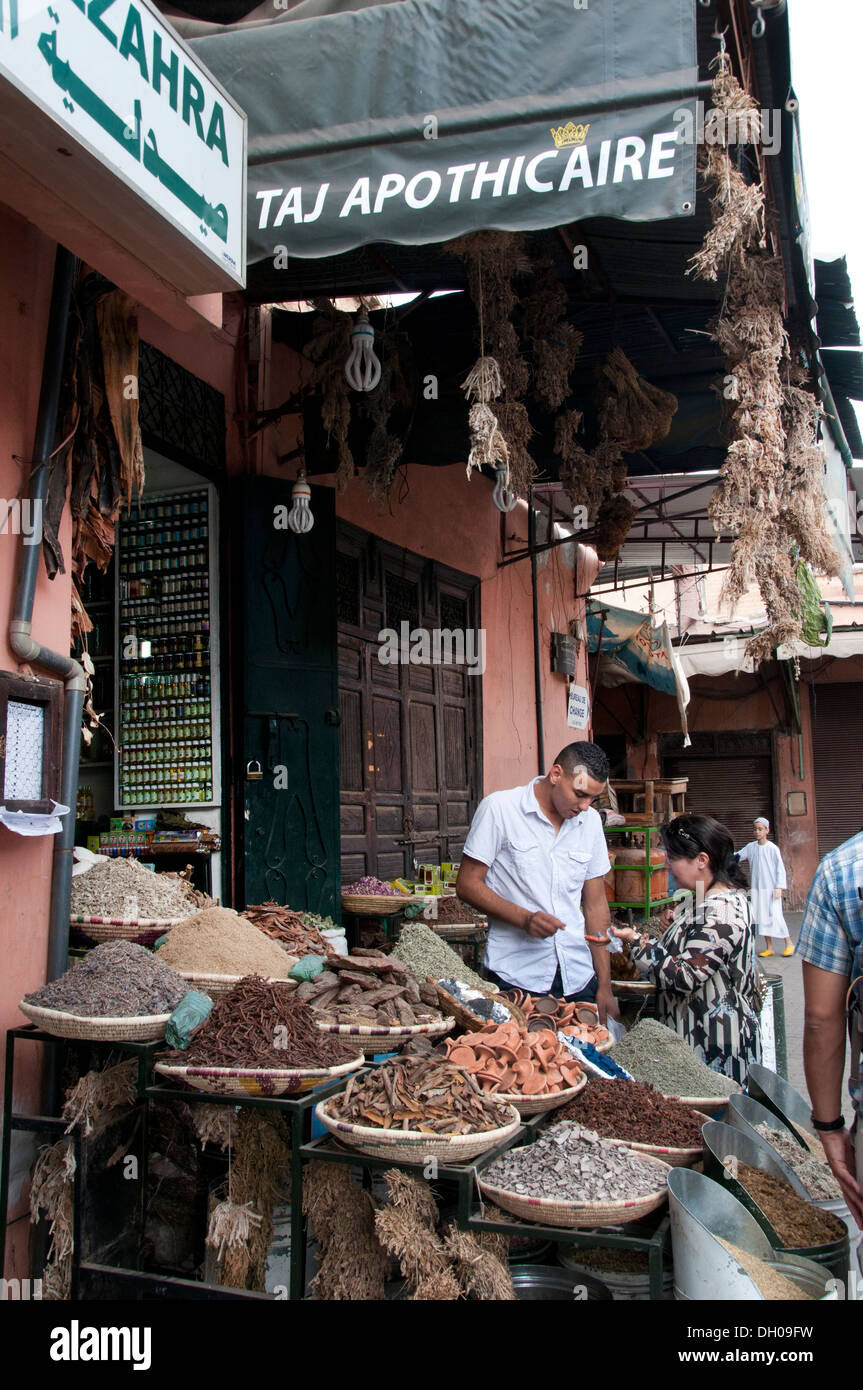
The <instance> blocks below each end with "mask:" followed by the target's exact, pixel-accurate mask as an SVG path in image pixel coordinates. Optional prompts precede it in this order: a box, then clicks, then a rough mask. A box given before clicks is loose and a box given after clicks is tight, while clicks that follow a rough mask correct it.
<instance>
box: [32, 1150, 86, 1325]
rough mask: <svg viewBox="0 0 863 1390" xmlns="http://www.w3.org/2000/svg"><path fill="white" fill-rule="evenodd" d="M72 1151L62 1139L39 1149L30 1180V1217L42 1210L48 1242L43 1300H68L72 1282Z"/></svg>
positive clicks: (35, 1218)
mask: <svg viewBox="0 0 863 1390" xmlns="http://www.w3.org/2000/svg"><path fill="white" fill-rule="evenodd" d="M74 1177H75V1154H74V1151H73V1148H72V1142H71V1140H69V1139H61V1140H59V1141H58V1142H57V1143H56V1144H48V1145H46V1146H45V1147H44V1148H41V1149H40V1150H39V1156H38V1158H37V1159H36V1163H35V1166H34V1168H33V1175H32V1178H31V1182H30V1220H31V1222H34V1223H35V1222H36V1221H38V1220H39V1217H40V1214H41V1213H42V1212H44V1213H45V1216H46V1218H47V1220H48V1221H49V1222H50V1236H51V1243H50V1245H49V1247H48V1258H47V1261H46V1264H45V1269H44V1272H43V1276H42V1279H43V1292H42V1297H43V1298H45V1299H61V1300H62V1299H68V1297H69V1291H70V1287H71V1282H72V1253H73V1250H74V1237H73V1224H72V1222H73V1203H74V1188H73V1180H74Z"/></svg>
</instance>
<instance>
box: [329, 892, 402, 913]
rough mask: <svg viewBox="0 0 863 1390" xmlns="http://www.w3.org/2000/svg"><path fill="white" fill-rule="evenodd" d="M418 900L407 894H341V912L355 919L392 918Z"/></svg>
mask: <svg viewBox="0 0 863 1390" xmlns="http://www.w3.org/2000/svg"><path fill="white" fill-rule="evenodd" d="M417 901H418V900H417V899H416V898H414V897H413V896H412V895H410V894H408V893H399V894H398V896H395V895H393V896H392V897H391V896H390V895H389V894H384V893H342V910H343V911H344V912H352V913H354V915H355V916H357V917H393V916H394V915H395V913H397V912H401V910H402V908H403V907H407V905H408V903H413V902H417Z"/></svg>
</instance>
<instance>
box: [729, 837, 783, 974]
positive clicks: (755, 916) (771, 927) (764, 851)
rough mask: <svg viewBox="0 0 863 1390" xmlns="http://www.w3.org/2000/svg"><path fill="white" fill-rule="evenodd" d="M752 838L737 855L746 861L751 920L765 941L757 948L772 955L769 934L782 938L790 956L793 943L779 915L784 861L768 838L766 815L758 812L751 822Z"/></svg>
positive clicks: (767, 954) (780, 914)
mask: <svg viewBox="0 0 863 1390" xmlns="http://www.w3.org/2000/svg"><path fill="white" fill-rule="evenodd" d="M753 829H754V830H755V839H754V840H750V841H749V844H748V845H744V846H743V848H742V850H740V852H739V854H738V856H737V857H738V859H742V860H744V861H745V862H746V863H747V864H748V865H749V885H750V887H749V897H750V900H751V903H752V921H753V923H754V924H755V926H756V927H757V928H758V930H759V931H760V932H761V935H762V936H763V937H765V939H766V941H767V948H766V950H764V951H759V952H758V954H759V955H760V956H772V955H773V954H774V952H773V945H772V942H771V937H774V936H775V937H776V938H777V940H779V941H784V942H785V950H784V951H783V952H782V954H783V955H784V956H793V955H794V947H793V945H792V944H791V937H790V935H789V932H788V924H787V923H786V921H785V918H784V916H783V915H782V890H783V888H787V887H788V880H787V878H786V876H785V865H784V864H783V863H782V855H781V854H780V853H779V846H778V845H775V844H774V843H773V841H772V840H768V838H767V836H768V835H769V834H770V822H769V820H768V819H767V817H766V816H758V817H757V819H756V820H755V821H754V822H753Z"/></svg>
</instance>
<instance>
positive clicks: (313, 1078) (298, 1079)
mask: <svg viewBox="0 0 863 1390" xmlns="http://www.w3.org/2000/svg"><path fill="white" fill-rule="evenodd" d="M279 983H282V982H281V981H279ZM364 1061H365V1058H364V1057H363V1055H362V1053H358V1055H357V1056H356V1057H354V1058H353V1059H352V1060H351V1061H349V1062H343V1063H341V1064H340V1065H339V1066H337V1067H284V1068H279V1069H276V1068H274V1067H203V1066H199V1067H182V1066H172V1065H171V1064H170V1063H169V1062H157V1063H156V1067H155V1070H156V1071H157V1072H159V1073H160V1075H162V1076H166V1077H169V1078H170V1079H171V1080H178V1081H184V1082H185V1083H186V1085H187V1086H194V1088H195V1090H197V1091H209V1092H210V1093H211V1094H212V1095H216V1096H294V1095H303V1094H304V1093H305V1092H306V1091H313V1090H314V1089H315V1087H316V1086H323V1085H325V1084H326V1083H327V1082H328V1081H334V1080H335V1079H336V1078H337V1077H339V1076H344V1075H346V1073H347V1072H351V1071H357V1070H358V1069H359V1068H360V1067H361V1066H362V1065H363V1063H364Z"/></svg>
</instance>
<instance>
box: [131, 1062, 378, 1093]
mask: <svg viewBox="0 0 863 1390" xmlns="http://www.w3.org/2000/svg"><path fill="white" fill-rule="evenodd" d="M363 1061H364V1058H363V1055H362V1053H360V1054H359V1055H358V1056H356V1057H354V1058H353V1060H352V1061H350V1062H342V1063H340V1065H339V1066H337V1067H285V1068H284V1069H283V1070H282V1069H275V1068H271V1067H203V1066H200V1067H182V1066H172V1065H171V1063H170V1062H157V1063H156V1067H155V1070H156V1071H157V1072H159V1073H160V1074H161V1075H162V1076H167V1077H169V1078H171V1079H172V1080H179V1081H185V1082H186V1084H187V1085H188V1086H194V1088H195V1090H197V1091H209V1092H210V1093H211V1094H212V1095H215V1096H289V1095H291V1096H298V1095H302V1094H303V1093H304V1092H306V1091H313V1090H314V1089H315V1087H316V1086H323V1085H325V1083H326V1082H328V1081H332V1080H334V1078H335V1077H337V1076H344V1074H345V1073H346V1072H349V1071H356V1070H357V1069H358V1068H359V1067H361V1066H362V1065H363Z"/></svg>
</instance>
